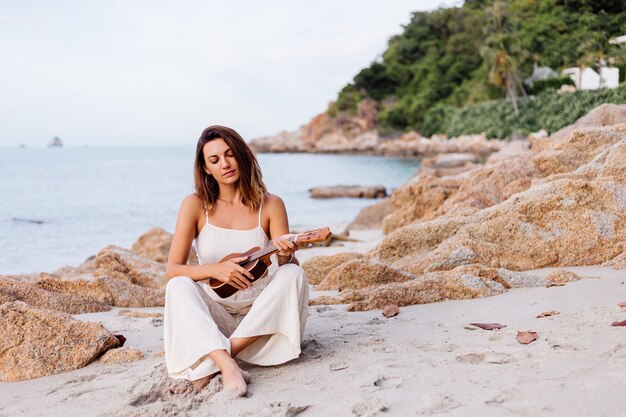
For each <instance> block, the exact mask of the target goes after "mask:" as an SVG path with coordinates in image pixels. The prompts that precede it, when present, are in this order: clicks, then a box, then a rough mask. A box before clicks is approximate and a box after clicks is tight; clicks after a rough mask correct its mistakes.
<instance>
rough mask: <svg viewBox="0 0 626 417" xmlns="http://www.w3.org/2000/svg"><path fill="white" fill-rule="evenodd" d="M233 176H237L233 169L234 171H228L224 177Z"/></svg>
mask: <svg viewBox="0 0 626 417" xmlns="http://www.w3.org/2000/svg"><path fill="white" fill-rule="evenodd" d="M233 175H235V170H234V169H233V170H232V171H226V172H225V173H224V174H222V177H226V178H228V177H232V176H233Z"/></svg>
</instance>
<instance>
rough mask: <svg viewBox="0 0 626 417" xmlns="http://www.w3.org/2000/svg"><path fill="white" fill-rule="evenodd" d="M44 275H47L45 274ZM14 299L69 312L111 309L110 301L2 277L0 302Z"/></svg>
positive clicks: (78, 312) (92, 311)
mask: <svg viewBox="0 0 626 417" xmlns="http://www.w3.org/2000/svg"><path fill="white" fill-rule="evenodd" d="M42 275H43V276H44V277H45V274H42ZM44 279H45V278H44ZM12 301H23V302H25V303H28V304H30V305H32V306H35V307H40V308H46V309H51V310H58V311H62V312H65V313H69V314H82V313H95V312H99V311H108V310H110V309H111V307H109V306H108V303H103V302H101V301H98V300H97V299H93V298H89V297H85V296H83V295H78V294H63V293H59V292H55V291H48V290H46V289H43V288H38V287H37V286H36V284H35V283H34V282H21V281H14V280H11V279H9V278H0V304H2V303H7V302H12Z"/></svg>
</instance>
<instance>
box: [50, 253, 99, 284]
mask: <svg viewBox="0 0 626 417" xmlns="http://www.w3.org/2000/svg"><path fill="white" fill-rule="evenodd" d="M95 270H96V257H95V256H92V257H90V258H89V259H87V260H86V261H85V262H83V263H82V264H81V265H79V266H78V267H73V266H63V267H61V268H59V269H57V270H56V271H54V272H53V275H58V276H61V277H63V278H80V279H90V278H93V276H94V272H95Z"/></svg>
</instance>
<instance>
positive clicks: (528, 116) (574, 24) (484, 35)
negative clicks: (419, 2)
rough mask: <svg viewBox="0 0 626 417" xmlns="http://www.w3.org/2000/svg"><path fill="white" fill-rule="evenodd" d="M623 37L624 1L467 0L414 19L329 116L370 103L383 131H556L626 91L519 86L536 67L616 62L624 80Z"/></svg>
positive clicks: (548, 83) (554, 81)
mask: <svg viewBox="0 0 626 417" xmlns="http://www.w3.org/2000/svg"><path fill="white" fill-rule="evenodd" d="M625 30H626V1H609V0H600V1H591V0H466V1H465V3H464V4H463V6H461V7H451V8H440V9H437V10H435V11H432V12H415V13H413V16H412V18H411V21H410V22H409V23H408V24H407V25H406V26H405V27H404V31H403V32H402V33H401V34H399V35H397V36H394V37H392V38H391V39H390V40H389V44H388V48H387V50H386V51H385V52H384V53H383V54H382V57H381V58H380V59H378V60H376V61H374V62H372V64H371V65H370V66H368V67H367V68H364V69H362V70H361V71H360V72H359V73H358V74H357V75H356V76H355V77H354V79H353V81H352V82H351V83H349V84H348V85H346V86H345V87H343V89H342V90H341V91H340V93H339V95H338V97H337V99H336V101H335V102H334V103H333V104H332V105H331V106H330V107H329V109H328V111H327V113H328V114H329V116H331V117H337V116H340V115H342V114H355V113H356V112H357V106H358V104H359V103H360V102H362V101H363V100H366V99H371V100H374V101H375V102H376V103H377V107H376V108H377V122H378V126H377V127H378V130H379V131H380V132H381V133H383V134H390V133H393V132H402V131H408V130H416V131H419V132H420V133H422V134H423V135H426V136H430V135H432V134H435V133H445V134H447V135H459V134H470V133H480V132H485V133H486V134H487V135H488V136H490V137H499V138H503V137H507V136H510V135H512V134H513V133H516V132H519V133H522V134H525V133H528V132H532V131H536V130H538V129H541V128H546V129H548V130H549V131H554V130H556V129H558V128H560V127H563V126H565V125H568V124H570V123H572V122H573V121H574V120H576V119H577V118H578V117H580V116H581V115H582V114H584V113H586V112H588V111H589V110H591V109H592V108H593V107H595V106H597V105H598V104H600V103H605V102H612V103H624V102H626V90H625V89H624V88H620V89H617V90H614V91H604V90H599V91H580V92H576V93H567V94H557V93H556V89H557V88H558V87H560V86H561V85H562V84H569V83H570V80H568V79H565V78H561V77H554V78H551V79H549V80H545V81H539V82H537V83H525V82H524V81H523V80H525V79H528V78H529V77H531V76H532V74H533V72H534V70H535V69H536V68H537V67H549V68H552V69H554V70H556V71H560V70H562V69H564V68H567V67H573V66H583V67H592V68H595V67H597V66H599V65H601V64H603V63H610V64H611V65H613V66H616V67H618V68H620V81H623V76H624V72H626V48H624V47H620V46H619V45H611V44H609V39H611V38H612V37H615V36H619V35H623V34H624V33H625ZM555 109H558V110H559V111H558V112H557V111H555Z"/></svg>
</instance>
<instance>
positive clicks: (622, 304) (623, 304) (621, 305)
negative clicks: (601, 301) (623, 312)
mask: <svg viewBox="0 0 626 417" xmlns="http://www.w3.org/2000/svg"><path fill="white" fill-rule="evenodd" d="M618 306H620V307H626V301H624V302H623V303H619V304H618Z"/></svg>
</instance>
